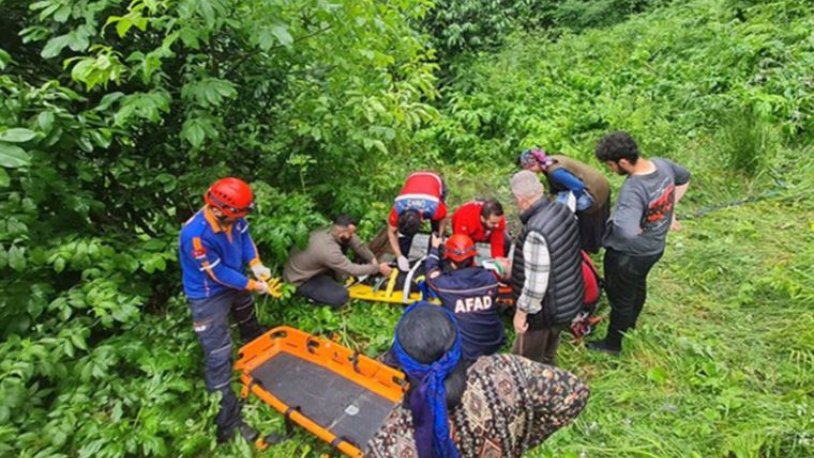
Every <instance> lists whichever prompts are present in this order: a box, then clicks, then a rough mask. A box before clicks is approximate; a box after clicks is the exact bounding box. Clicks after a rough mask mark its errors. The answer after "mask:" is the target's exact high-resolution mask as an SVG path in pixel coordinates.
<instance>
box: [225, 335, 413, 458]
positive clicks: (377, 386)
mask: <svg viewBox="0 0 814 458" xmlns="http://www.w3.org/2000/svg"><path fill="white" fill-rule="evenodd" d="M235 369H236V370H238V371H240V381H241V383H242V384H243V389H242V391H241V396H242V397H243V399H246V398H248V397H249V396H251V395H254V396H257V397H258V398H260V399H261V400H262V401H263V402H265V403H266V404H268V405H269V406H271V407H272V408H274V409H275V410H277V411H279V412H280V413H282V414H283V415H284V416H285V418H286V425H287V427H288V426H289V425H290V424H292V423H294V424H297V425H299V426H301V427H303V428H305V429H306V430H308V431H309V432H310V433H311V434H314V435H315V436H317V437H318V438H320V439H321V440H323V441H325V442H327V443H328V444H330V445H331V446H332V447H333V448H335V449H337V450H339V451H340V452H342V453H344V454H345V455H348V456H352V457H361V456H362V453H363V452H362V451H363V449H364V446H365V444H366V443H367V442H368V441H369V440H370V439H371V438H372V437H373V435H374V434H375V433H376V431H378V430H379V429H380V428H381V426H382V424H383V423H384V420H385V419H386V418H387V415H388V414H389V413H390V411H391V410H392V409H393V407H394V406H395V405H396V404H398V403H400V402H401V400H402V398H403V396H404V393H405V391H406V390H407V382H406V380H405V376H404V374H403V373H402V372H400V371H398V370H396V369H393V368H391V367H389V366H387V365H385V364H382V363H380V362H378V361H376V360H374V359H371V358H368V357H367V356H364V355H361V354H359V353H358V352H355V351H353V350H351V349H349V348H346V347H344V346H342V345H339V344H337V343H336V342H332V341H330V340H327V339H323V338H319V337H315V336H312V335H311V334H308V333H306V332H303V331H300V330H297V329H294V328H290V327H286V326H281V327H277V328H274V329H272V330H270V331H268V332H266V333H265V334H263V335H262V336H260V337H258V338H257V339H255V340H253V341H252V342H249V343H248V344H246V345H244V346H243V347H242V348H241V349H240V353H239V359H238V361H237V363H236V364H235ZM256 445H257V446H258V447H259V448H264V447H265V445H266V444H265V443H264V439H258V441H257V443H256Z"/></svg>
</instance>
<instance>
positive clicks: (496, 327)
mask: <svg viewBox="0 0 814 458" xmlns="http://www.w3.org/2000/svg"><path fill="white" fill-rule="evenodd" d="M425 269H426V272H427V283H428V284H429V285H430V288H432V290H433V291H434V292H435V293H436V294H438V297H440V298H441V302H442V304H443V306H444V307H446V308H447V309H448V310H450V311H451V312H452V313H454V314H455V318H457V320H458V328H459V329H460V332H461V344H462V345H463V348H462V350H463V356H464V358H466V359H467V360H468V361H470V362H472V361H475V360H476V359H478V357H480V356H487V355H491V354H494V353H497V351H498V350H499V349H500V347H502V346H503V343H504V342H505V341H506V337H505V335H504V333H503V322H502V321H501V320H500V316H499V315H498V305H497V301H496V298H497V288H498V284H497V277H495V274H494V273H492V272H491V271H488V270H486V269H484V268H482V267H465V268H462V269H458V270H454V271H452V272H450V273H444V272H443V270H442V269H441V258H440V257H439V255H438V249H437V248H433V249H431V250H430V255H429V256H428V257H427V260H426V262H425Z"/></svg>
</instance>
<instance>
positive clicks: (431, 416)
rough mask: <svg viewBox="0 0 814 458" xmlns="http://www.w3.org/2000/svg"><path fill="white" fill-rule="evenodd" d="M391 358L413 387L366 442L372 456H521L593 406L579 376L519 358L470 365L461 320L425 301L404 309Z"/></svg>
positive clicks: (494, 357)
mask: <svg viewBox="0 0 814 458" xmlns="http://www.w3.org/2000/svg"><path fill="white" fill-rule="evenodd" d="M391 353H392V357H393V359H394V360H395V361H396V362H397V363H398V365H399V367H400V368H401V370H403V371H404V372H405V374H407V379H408V381H409V382H410V390H409V391H408V392H407V394H406V395H405V397H404V402H403V403H402V404H401V405H399V406H397V407H396V408H394V409H393V411H392V412H390V415H389V416H388V417H387V420H386V421H385V423H384V425H383V426H382V428H381V429H380V430H379V431H378V432H377V433H376V434H375V435H374V437H373V438H372V439H371V440H370V442H368V444H367V447H366V451H365V456H368V457H391V456H398V457H402V456H417V457H418V458H447V457H450V458H456V457H459V456H460V457H481V456H483V457H486V456H490V457H491V456H521V455H522V454H523V453H525V452H526V451H527V450H529V449H531V448H533V447H535V446H537V445H539V444H541V443H542V442H543V441H544V440H545V439H546V438H547V437H548V436H550V435H551V434H553V433H554V432H555V431H556V430H558V429H559V428H561V427H563V426H565V425H566V424H568V423H569V422H570V421H571V420H572V419H574V418H576V416H577V415H579V413H580V412H581V411H582V409H583V408H584V407H585V404H586V403H587V401H588V395H589V391H588V387H586V386H585V385H584V384H583V383H582V382H581V381H579V379H577V378H576V376H574V375H573V374H571V373H569V372H566V371H563V370H561V369H557V368H556V367H553V366H546V365H543V364H539V363H535V362H533V361H531V360H528V359H526V358H523V357H520V356H516V355H509V354H497V355H491V356H482V357H480V358H478V360H477V361H476V362H475V363H474V364H472V365H471V366H470V367H469V368H467V366H466V362H465V361H464V359H463V358H462V357H461V339H460V336H459V334H458V329H457V326H456V323H455V316H454V315H453V314H452V313H451V312H449V311H448V310H446V309H444V308H442V307H438V306H436V305H432V304H429V303H427V302H417V303H415V304H413V305H411V306H410V307H408V308H407V310H405V312H404V314H403V315H402V317H401V319H400V320H399V323H398V324H397V325H396V331H395V337H394V339H393V347H392V350H391Z"/></svg>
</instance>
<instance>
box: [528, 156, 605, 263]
mask: <svg viewBox="0 0 814 458" xmlns="http://www.w3.org/2000/svg"><path fill="white" fill-rule="evenodd" d="M517 162H518V164H519V165H520V167H522V168H523V169H525V170H530V171H532V172H535V173H542V174H543V175H545V177H546V181H548V190H549V192H550V193H551V194H553V195H554V196H555V197H556V199H557V200H559V201H561V202H563V203H565V202H566V201H567V199H568V198H569V195H570V194H573V196H574V198H575V199H576V214H577V218H578V220H579V221H578V223H579V238H580V246H581V248H582V249H583V250H585V251H587V252H589V253H597V252H598V251H599V248H600V247H601V246H602V237H603V236H604V235H605V225H606V223H607V221H608V218H609V217H610V184H609V183H608V179H607V178H605V176H604V175H602V173H600V172H599V171H598V170H595V169H593V168H591V167H590V166H588V165H586V164H584V163H582V162H580V161H578V160H576V159H572V158H570V157H567V156H562V155H559V154H554V155H548V154H546V153H545V151H543V150H541V149H539V148H532V149H529V150H526V151H524V152H523V153H522V154H520V156H519V157H518V161H517Z"/></svg>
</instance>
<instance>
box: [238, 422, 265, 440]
mask: <svg viewBox="0 0 814 458" xmlns="http://www.w3.org/2000/svg"><path fill="white" fill-rule="evenodd" d="M237 430H238V431H240V436H241V437H242V438H243V439H245V440H246V442H254V441H256V440H257V437H258V436H260V433H258V432H257V430H256V429H254V428H252V427H251V426H249V425H247V424H246V423H243V422H240V426H238V427H237Z"/></svg>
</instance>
